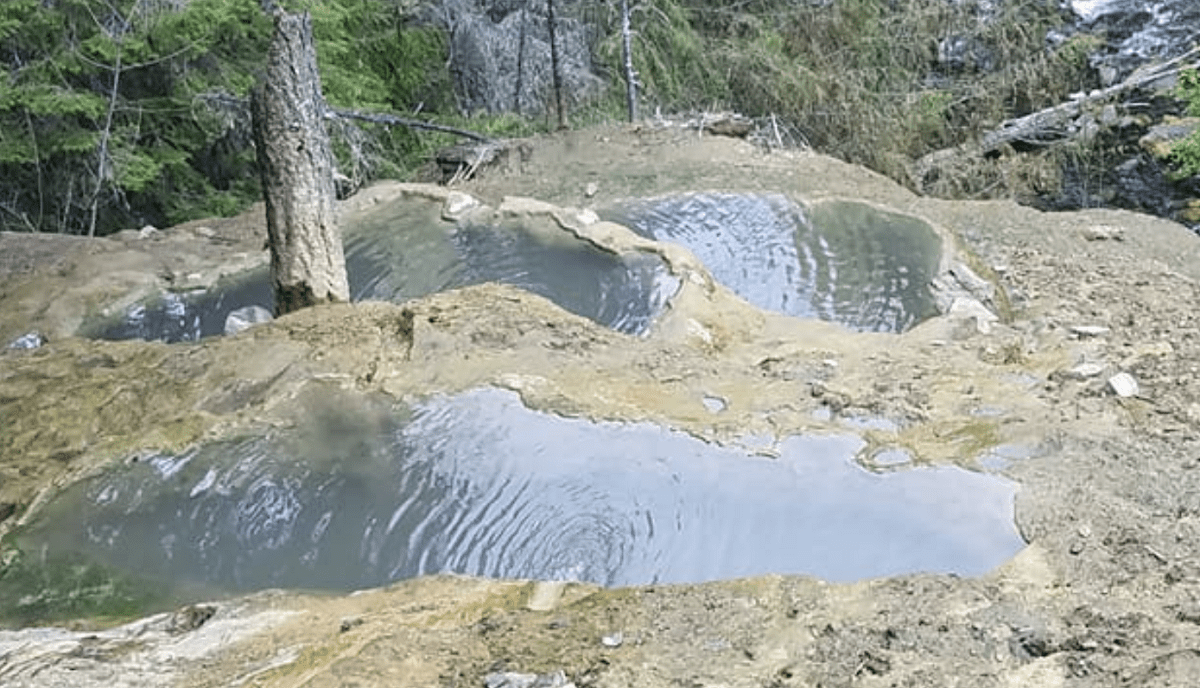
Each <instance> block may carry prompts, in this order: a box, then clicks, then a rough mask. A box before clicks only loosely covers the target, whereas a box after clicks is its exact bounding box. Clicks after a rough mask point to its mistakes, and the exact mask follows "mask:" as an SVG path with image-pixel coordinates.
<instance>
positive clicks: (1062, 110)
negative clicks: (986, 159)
mask: <svg viewBox="0 0 1200 688" xmlns="http://www.w3.org/2000/svg"><path fill="white" fill-rule="evenodd" d="M1186 69H1200V47H1198V48H1192V49H1191V50H1189V51H1188V52H1186V53H1184V54H1183V55H1180V56H1178V57H1176V58H1174V59H1171V60H1168V61H1166V62H1163V63H1162V64H1158V65H1148V66H1145V67H1142V68H1140V69H1138V70H1137V71H1135V72H1134V73H1133V74H1131V75H1129V77H1128V78H1127V79H1125V80H1124V81H1122V82H1121V83H1119V84H1115V85H1113V86H1109V87H1108V88H1103V89H1099V90H1096V91H1092V92H1091V93H1088V94H1086V95H1083V96H1080V97H1078V98H1074V99H1072V100H1070V101H1067V102H1065V103H1060V104H1058V105H1055V106H1053V107H1049V108H1046V109H1044V110H1039V111H1037V112H1034V113H1031V114H1028V115H1025V116H1024V117H1018V118H1016V119H1010V120H1005V121H1004V122H1002V123H1001V124H1000V126H999V128H997V129H995V130H994V131H991V132H988V133H986V134H984V135H983V137H982V138H981V139H980V142H979V143H980V148H981V149H982V152H983V153H984V154H985V155H986V154H988V153H993V152H995V151H997V150H999V149H1000V148H1001V147H1003V146H1005V145H1010V146H1012V145H1025V146H1029V147H1044V146H1049V145H1051V144H1054V143H1057V142H1060V141H1064V140H1066V139H1069V138H1071V137H1072V135H1073V133H1074V131H1075V130H1076V129H1077V128H1076V127H1074V125H1075V122H1076V120H1077V119H1079V117H1080V116H1081V115H1083V114H1085V112H1086V111H1087V110H1088V109H1091V108H1092V107H1094V106H1095V105H1097V104H1099V103H1104V102H1107V101H1110V100H1113V99H1115V98H1116V97H1117V96H1120V95H1123V94H1125V93H1129V92H1131V91H1136V90H1137V89H1139V88H1143V87H1145V86H1147V85H1149V84H1153V83H1154V82H1156V81H1160V80H1162V79H1164V78H1167V77H1171V76H1175V75H1177V74H1179V73H1180V72H1182V71H1184V70H1186Z"/></svg>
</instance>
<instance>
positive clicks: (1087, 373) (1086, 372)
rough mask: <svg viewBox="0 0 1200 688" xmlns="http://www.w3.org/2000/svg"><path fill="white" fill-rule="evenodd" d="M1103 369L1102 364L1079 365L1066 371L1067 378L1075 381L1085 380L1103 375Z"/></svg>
mask: <svg viewBox="0 0 1200 688" xmlns="http://www.w3.org/2000/svg"><path fill="white" fill-rule="evenodd" d="M1104 368H1105V366H1104V364H1102V363H1080V364H1079V365H1077V366H1075V367H1074V368H1071V369H1070V370H1068V371H1067V376H1068V377H1070V378H1073V379H1075V380H1086V379H1088V378H1091V377H1096V376H1097V375H1099V374H1100V373H1103V372H1104Z"/></svg>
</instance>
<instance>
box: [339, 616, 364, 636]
mask: <svg viewBox="0 0 1200 688" xmlns="http://www.w3.org/2000/svg"><path fill="white" fill-rule="evenodd" d="M362 624H363V620H362V617H361V616H347V617H345V618H344V619H342V622H341V624H339V625H338V631H340V632H342V633H345V632H347V631H349V630H350V629H352V628H354V627H355V626H361V625H362Z"/></svg>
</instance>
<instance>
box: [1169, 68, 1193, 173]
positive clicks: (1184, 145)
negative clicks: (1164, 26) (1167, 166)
mask: <svg viewBox="0 0 1200 688" xmlns="http://www.w3.org/2000/svg"><path fill="white" fill-rule="evenodd" d="M1176 93H1177V95H1178V96H1179V97H1180V98H1181V99H1183V100H1184V101H1185V102H1186V103H1187V114H1189V115H1191V116H1193V117H1200V72H1198V71H1197V70H1195V69H1190V70H1187V71H1184V72H1183V73H1181V74H1180V75H1179V84H1178V86H1177V87H1176ZM1171 162H1172V164H1174V165H1175V174H1176V175H1177V176H1178V177H1179V178H1184V177H1191V176H1194V175H1198V174H1200V129H1197V130H1196V131H1193V132H1192V134H1191V135H1190V136H1188V137H1187V138H1185V139H1184V140H1182V141H1180V142H1178V143H1176V144H1175V145H1174V147H1172V149H1171Z"/></svg>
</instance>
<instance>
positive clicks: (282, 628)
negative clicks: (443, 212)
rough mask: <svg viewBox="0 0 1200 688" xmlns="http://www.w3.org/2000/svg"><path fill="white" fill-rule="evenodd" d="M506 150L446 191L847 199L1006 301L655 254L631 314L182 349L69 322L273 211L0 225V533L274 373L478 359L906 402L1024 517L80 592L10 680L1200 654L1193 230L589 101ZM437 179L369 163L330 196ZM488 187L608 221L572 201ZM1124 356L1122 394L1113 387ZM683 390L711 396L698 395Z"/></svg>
mask: <svg viewBox="0 0 1200 688" xmlns="http://www.w3.org/2000/svg"><path fill="white" fill-rule="evenodd" d="M526 152H527V154H526V155H524V156H522V155H520V154H517V153H516V152H514V154H513V155H512V157H511V158H510V159H509V160H507V161H506V162H504V163H503V164H502V166H501V167H500V168H497V169H493V170H491V171H489V172H487V173H486V174H484V175H483V176H482V177H481V178H480V179H477V180H475V181H471V182H467V183H465V184H464V185H462V186H461V187H459V190H460V191H463V192H466V193H469V194H472V195H474V196H475V197H477V198H479V199H481V200H482V201H484V202H485V203H487V204H489V205H490V206H492V207H494V208H501V207H502V200H503V198H504V197H505V196H511V195H520V196H526V197H532V198H536V199H540V200H542V201H547V202H550V203H553V204H556V205H558V206H576V207H587V206H589V205H592V204H601V203H603V202H606V201H609V200H614V199H619V198H625V197H630V196H646V195H653V194H658V193H666V192H670V191H739V190H742V191H780V192H784V193H788V194H790V195H792V196H793V197H795V198H796V199H797V200H801V201H806V202H813V201H817V200H820V199H823V198H850V199H859V200H864V201H867V202H869V203H873V204H877V205H879V206H880V207H883V208H887V209H891V210H894V211H899V212H903V213H909V214H912V215H916V216H919V217H922V218H925V219H926V220H928V221H929V222H930V223H931V224H932V225H934V226H935V227H936V228H937V229H938V230H939V231H941V232H943V233H944V236H945V239H946V241H947V248H948V252H947V256H948V258H947V261H946V263H947V265H946V268H947V269H953V268H954V266H956V265H959V266H961V265H967V266H970V268H971V269H972V270H973V271H974V272H975V273H977V274H979V275H981V276H983V277H985V278H987V279H989V280H992V281H993V283H994V285H995V286H996V287H997V288H998V289H997V291H996V292H995V293H994V294H992V295H991V297H990V298H988V297H987V296H986V295H983V294H976V296H979V298H980V300H981V301H986V302H987V303H986V305H987V306H988V307H989V308H990V309H991V310H992V311H994V312H995V313H997V314H998V315H999V316H1000V320H999V321H998V322H991V321H989V320H987V319H981V318H979V317H977V315H978V312H977V311H970V310H968V311H965V312H959V313H951V314H948V315H945V316H942V317H939V318H935V319H934V320H932V321H930V322H928V323H926V324H924V325H922V326H919V327H917V328H915V329H914V330H912V331H910V332H908V333H905V334H903V335H884V334H856V333H850V332H847V331H844V330H842V329H841V328H838V327H836V326H833V325H826V324H822V323H808V322H802V321H797V320H794V319H790V318H785V317H781V316H775V315H771V314H767V313H763V312H761V311H758V310H757V309H754V308H752V307H750V306H748V305H746V304H745V303H743V302H741V301H740V300H739V299H737V298H736V297H734V296H733V295H731V294H729V293H728V292H726V291H725V290H723V289H722V288H720V287H719V285H713V284H711V283H710V282H708V281H706V279H705V277H704V275H703V272H702V271H699V270H694V269H693V267H694V266H689V264H688V261H687V257H686V256H676V260H675V262H674V263H673V265H675V267H676V268H677V270H678V273H679V274H680V276H681V277H683V282H684V284H685V289H684V291H683V293H681V295H680V297H679V299H678V300H677V302H676V304H675V305H674V306H673V307H672V309H671V310H670V311H669V312H668V313H667V314H666V315H665V316H664V317H663V320H662V321H661V322H660V323H659V325H658V326H657V328H656V329H655V331H654V332H653V333H652V334H651V335H650V336H648V337H645V338H636V337H628V336H625V335H621V334H617V333H614V332H612V331H609V330H606V329H604V328H600V327H598V326H596V325H594V324H592V323H591V322H590V321H586V320H584V319H581V318H576V317H574V316H570V315H566V314H564V313H562V312H561V311H560V310H559V309H557V308H555V307H554V306H552V305H551V304H549V303H548V302H546V301H544V300H542V299H540V298H537V297H533V296H529V295H526V294H523V293H521V292H518V291H516V290H513V289H510V288H504V287H496V286H484V287H477V288H471V289H467V290H462V291H459V292H454V293H449V294H443V295H438V296H434V297H430V298H427V299H421V300H418V301H415V302H410V303H409V304H406V305H405V306H392V305H387V304H363V305H356V306H337V307H328V308H319V309H309V310H308V311H304V312H301V313H297V314H294V315H292V316H289V317H287V318H283V319H281V320H279V321H276V322H274V323H271V324H269V325H265V326H261V327H257V328H253V329H251V330H248V331H246V332H244V333H242V334H240V335H238V336H236V337H231V338H222V339H218V340H209V341H206V342H204V343H202V344H199V345H171V346H168V345H163V344H145V343H139V342H124V343H103V342H92V341H85V340H81V339H77V338H74V337H72V336H70V335H71V333H72V332H74V329H75V328H76V327H77V326H78V325H79V323H80V322H82V320H83V318H84V316H85V315H86V314H87V313H88V312H90V310H94V309H97V308H101V307H104V306H105V305H108V306H109V307H117V306H119V305H121V304H123V303H128V302H130V301H131V300H132V299H133V297H134V296H136V295H138V294H142V293H147V292H148V291H150V290H152V289H155V288H158V287H161V286H176V287H178V286H179V285H180V284H189V283H196V284H203V283H206V282H209V281H211V280H212V279H214V278H215V277H216V276H217V275H219V274H221V273H223V272H232V271H235V270H238V269H244V268H245V267H246V266H248V265H253V264H257V263H258V262H259V261H261V260H262V252H261V242H262V236H263V234H264V231H263V229H262V227H261V224H260V220H259V218H260V215H258V214H257V213H255V214H251V215H248V216H244V217H243V218H240V219H237V220H225V221H213V222H210V223H193V224H192V225H189V226H187V227H183V228H175V229H172V230H168V231H164V232H159V233H157V234H154V235H152V236H148V237H144V238H143V237H140V236H137V235H135V234H133V233H130V234H126V235H123V236H118V237H116V238H113V239H103V240H94V241H88V240H82V239H72V240H63V239H58V238H48V237H47V238H43V237H27V236H15V235H0V256H3V257H4V258H3V260H2V261H0V266H3V268H4V269H5V270H6V271H8V272H7V277H6V279H5V281H4V282H3V283H2V286H0V341H3V342H8V341H11V340H12V339H14V338H15V337H17V336H20V335H22V334H24V333H26V332H28V331H30V330H34V329H36V330H38V331H39V332H42V333H44V334H45V335H46V337H47V338H48V339H49V343H48V344H47V345H46V346H43V347H41V348H39V349H34V350H31V351H16V350H10V351H6V352H4V353H3V354H0V427H2V428H3V429H4V430H3V432H2V433H0V481H2V482H0V503H3V504H8V505H11V506H9V507H6V508H5V509H4V519H3V522H0V528H2V529H4V530H5V531H7V530H9V529H11V528H12V527H14V526H16V525H18V524H19V523H20V522H22V521H24V520H27V519H29V518H31V517H32V516H33V515H34V514H36V512H37V509H38V507H39V505H40V504H41V503H43V501H44V500H45V499H46V498H48V497H49V496H50V495H52V494H53V493H54V491H55V490H56V489H59V488H61V487H62V486H63V485H65V484H67V483H69V482H70V481H72V480H76V479H78V478H79V477H81V476H84V475H88V474H89V473H91V472H93V471H95V470H98V469H100V468H102V467H103V466H104V465H106V464H108V463H109V462H112V461H117V460H122V459H125V458H127V457H129V456H130V455H131V454H132V453H136V452H138V451H142V450H146V449H151V448H159V449H161V448H177V447H182V446H185V445H187V444H189V443H192V442H194V441H196V440H198V439H201V438H205V437H215V436H220V435H221V434H222V433H225V432H228V431H230V429H231V428H242V427H248V426H253V425H254V424H262V423H268V424H272V423H274V424H281V423H287V422H288V415H287V409H288V403H287V400H289V399H292V398H294V397H296V396H297V395H298V394H299V393H300V392H301V391H302V390H305V389H312V388H313V387H314V386H316V387H320V386H325V387H329V388H336V389H339V390H343V391H349V392H352V393H365V392H382V393H384V394H387V395H390V396H392V397H394V398H397V399H405V398H409V397H413V396H419V395H421V394H425V393H428V392H430V391H435V390H443V391H453V390H457V389H465V388H469V387H472V386H477V385H480V384H495V385H499V386H504V387H507V388H510V389H514V390H516V391H518V392H520V393H521V394H522V396H523V398H524V399H525V400H526V403H528V404H529V405H531V406H535V407H538V408H545V409H549V410H554V411H557V412H560V413H566V414H569V415H579V416H587V417H593V418H604V419H631V420H651V421H654V422H659V423H663V424H667V425H670V426H672V427H676V428H680V429H683V430H686V431H689V432H692V433H694V434H697V435H699V436H703V437H706V438H710V439H712V440H713V441H723V442H736V441H737V440H738V438H739V437H741V436H744V435H747V434H758V435H761V434H767V435H773V436H783V435H786V434H788V433H791V432H796V431H812V430H818V431H819V430H821V429H822V427H821V424H822V422H824V421H821V420H820V418H822V416H821V415H820V414H815V413H814V411H817V410H820V409H828V411H829V415H830V416H831V417H832V418H833V419H834V420H836V419H837V418H839V417H852V416H855V415H868V416H873V417H877V416H883V417H887V418H891V419H894V420H896V421H897V422H898V423H899V427H898V429H896V430H895V431H894V432H890V431H888V432H885V431H880V432H879V433H878V434H877V435H875V436H872V438H871V441H872V442H874V443H876V444H877V445H879V446H898V447H903V448H905V449H907V450H909V451H910V452H911V453H912V454H913V455H914V456H915V457H917V461H918V463H929V464H938V463H958V464H961V465H966V466H967V467H970V468H982V467H981V466H979V465H978V457H980V456H981V455H985V454H986V453H987V452H988V451H989V449H994V448H996V447H1004V446H1010V447H1011V446H1016V447H1023V448H1026V449H1027V450H1028V451H1027V452H1025V453H1027V454H1028V456H1025V457H1024V458H1019V459H1016V460H1013V461H1011V462H1009V463H1007V465H1004V466H1001V467H998V468H996V467H992V468H989V469H988V470H996V471H999V472H1000V473H1002V474H1003V475H1005V476H1007V477H1008V478H1011V479H1012V480H1015V481H1016V482H1018V483H1019V485H1020V491H1019V493H1018V496H1017V503H1016V517H1015V518H1016V524H1017V527H1018V529H1019V531H1020V533H1021V534H1022V536H1023V537H1024V538H1025V539H1026V541H1028V543H1029V545H1028V547H1027V548H1026V549H1024V550H1023V551H1022V552H1021V553H1019V554H1018V555H1017V556H1016V557H1015V558H1014V559H1013V560H1011V561H1010V562H1008V563H1007V564H1005V565H1003V566H1002V567H1000V568H999V569H998V570H996V571H994V572H992V573H991V574H989V575H986V576H983V577H981V578H976V579H966V578H959V577H954V576H945V575H938V576H932V575H911V576H903V577H896V578H890V579H883V580H873V581H865V582H860V583H855V584H829V583H825V582H822V581H819V580H815V579H811V578H806V577H797V576H786V577H784V576H767V577H761V578H755V579H750V580H741V581H727V582H715V583H708V584H700V585H673V586H648V587H640V588H631V589H617V590H605V589H600V588H597V587H594V586H590V585H582V584H565V585H558V584H545V583H543V584H534V583H528V582H510V581H485V580H475V579H465V578H459V577H434V578H427V579H422V580H417V581H409V582H403V583H399V584H396V585H394V586H392V587H390V588H388V589H385V590H377V591H370V592H366V593H361V594H356V595H350V596H322V595H305V594H299V593H284V592H270V593H262V594H258V595H253V596H250V597H246V598H240V599H236V600H227V601H222V602H216V603H212V604H208V605H200V606H195V607H190V608H187V609H184V610H179V611H177V612H174V613H167V614H163V615H159V616H155V617H150V618H148V619H144V620H141V621H138V622H134V623H132V624H129V625H124V626H118V627H115V628H108V629H105V630H99V629H97V627H96V622H95V621H94V620H86V619H82V620H77V621H74V622H71V623H68V624H64V627H62V628H58V629H26V630H19V631H16V630H14V631H0V683H3V684H4V685H13V686H56V685H63V686H66V685H72V686H80V685H97V686H99V685H105V686H111V685H139V686H141V685H189V686H224V685H235V684H241V685H257V686H375V685H379V686H383V685H387V686H431V685H439V686H482V685H484V684H485V677H487V676H489V675H491V676H492V682H493V683H494V684H495V685H505V684H501V683H499V682H500V681H501V680H502V679H503V677H501V676H500V672H518V673H529V674H538V675H547V674H552V673H554V672H558V671H561V672H563V676H564V678H565V680H569V681H572V682H574V683H575V684H576V685H577V686H697V687H698V686H1075V685H1078V686H1147V685H1154V686H1168V685H1196V684H1197V682H1200V546H1198V545H1197V543H1198V542H1200V477H1198V475H1200V380H1198V376H1200V351H1198V350H1200V317H1198V316H1197V315H1196V313H1195V304H1196V303H1197V302H1198V301H1200V287H1198V286H1197V285H1198V283H1197V280H1200V239H1198V238H1197V237H1196V236H1195V235H1193V234H1191V233H1189V232H1188V231H1186V230H1185V229H1184V228H1183V227H1182V226H1179V225H1175V224H1172V223H1170V222H1167V221H1163V220H1160V219H1156V218H1152V217H1148V216H1142V215H1137V214H1132V213H1127V212H1118V211H1103V210H1096V211H1087V212H1077V213H1065V214H1045V213H1041V212H1038V211H1034V210H1031V209H1028V208H1022V207H1019V206H1016V205H1015V204H1012V203H1007V202H948V201H938V200H932V199H927V198H921V197H917V196H915V195H913V194H911V193H909V192H908V191H906V190H905V189H903V188H901V187H898V186H897V185H895V184H893V183H892V182H890V181H889V180H887V179H885V178H883V177H881V176H879V175H875V174H873V173H871V172H868V171H865V170H863V169H861V168H857V167H853V166H849V165H845V164H843V163H840V162H838V161H835V160H831V159H828V158H823V157H820V156H816V155H812V154H807V153H800V152H774V153H768V152H765V151H762V150H759V149H756V148H754V147H752V146H749V145H748V144H745V143H744V142H741V141H736V140H731V139H724V138H712V137H699V136H698V135H697V133H696V132H695V131H691V130H687V129H683V128H670V127H668V128H661V127H649V126H645V127H640V128H625V127H613V128H602V129H590V130H585V131H580V132H571V133H566V134H562V135H557V136H553V137H547V138H545V139H539V140H534V141H531V142H530V146H529V148H528V150H527V151H526ZM441 193H442V192H438V191H436V190H418V189H414V188H401V187H395V186H383V187H377V188H375V189H371V190H368V191H366V192H364V193H363V194H361V195H360V196H359V197H357V198H356V199H353V200H352V201H351V203H350V206H349V207H347V209H346V211H347V214H348V217H355V216H356V215H355V214H356V213H369V212H370V210H371V207H372V205H373V203H374V202H375V201H377V200H381V199H384V198H391V197H394V196H396V195H405V194H407V195H409V196H411V197H413V198H414V201H413V202H435V200H431V199H436V198H437V197H438V196H439V194H441ZM422 199H425V200H422ZM507 207H508V208H509V211H508V212H511V213H515V214H522V215H523V216H527V217H529V218H530V221H536V222H553V223H557V224H560V225H575V226H576V230H577V231H579V232H581V233H583V234H584V235H587V236H590V237H592V239H593V240H595V241H597V242H600V243H603V241H605V240H611V241H614V242H617V243H620V242H622V241H629V239H628V238H627V237H625V238H622V237H621V236H617V235H613V234H612V233H611V232H610V233H607V234H606V233H605V232H606V231H607V228H604V227H598V226H591V225H587V223H586V222H583V221H581V220H579V219H578V218H579V216H578V215H577V214H575V213H573V212H569V211H563V210H555V209H547V208H539V207H536V206H532V205H529V204H512V203H509V205H508V206H507ZM488 212H491V211H488ZM496 212H501V211H496ZM614 236H615V238H614ZM831 361H832V364H831V363H830V362H831ZM1081 364H1094V366H1090V367H1089V366H1084V367H1080V365H1081ZM1118 372H1125V373H1128V374H1129V375H1131V376H1132V377H1133V378H1134V379H1135V380H1136V382H1137V385H1138V390H1137V391H1136V393H1133V394H1131V395H1129V396H1119V395H1118V394H1116V393H1115V392H1114V390H1113V388H1112V386H1111V385H1110V384H1109V383H1108V379H1109V378H1110V377H1111V376H1113V375H1114V374H1116V373H1118ZM706 394H713V395H718V396H720V397H721V398H723V399H726V400H727V401H728V407H727V409H726V410H725V411H723V412H721V413H720V414H716V416H715V417H714V414H712V413H711V412H709V411H708V410H707V409H705V407H704V406H703V403H702V399H703V397H704V395H706ZM11 556H13V555H12V553H11V550H6V552H5V557H6V559H5V565H7V564H8V562H9V561H11V559H10V557H11ZM509 680H510V681H515V680H516V679H513V678H512V677H509ZM548 680H551V679H548ZM551 682H552V680H551ZM507 685H517V684H516V683H509V684H507Z"/></svg>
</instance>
